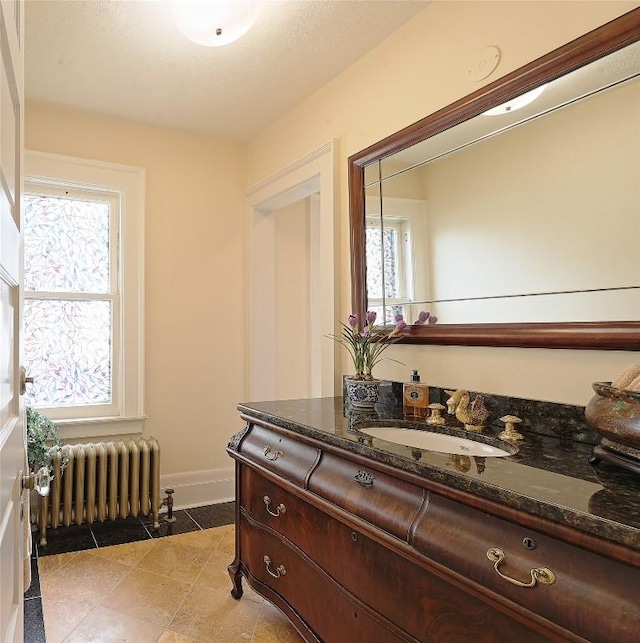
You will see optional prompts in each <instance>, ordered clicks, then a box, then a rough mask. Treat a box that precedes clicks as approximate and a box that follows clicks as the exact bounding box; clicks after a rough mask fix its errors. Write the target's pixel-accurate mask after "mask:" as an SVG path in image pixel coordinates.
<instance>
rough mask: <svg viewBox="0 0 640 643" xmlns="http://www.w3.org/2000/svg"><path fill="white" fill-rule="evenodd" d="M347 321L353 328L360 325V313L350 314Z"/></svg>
mask: <svg viewBox="0 0 640 643" xmlns="http://www.w3.org/2000/svg"><path fill="white" fill-rule="evenodd" d="M347 322H348V324H349V326H351V328H355V327H356V326H357V325H358V315H353V314H351V315H349V319H348V320H347Z"/></svg>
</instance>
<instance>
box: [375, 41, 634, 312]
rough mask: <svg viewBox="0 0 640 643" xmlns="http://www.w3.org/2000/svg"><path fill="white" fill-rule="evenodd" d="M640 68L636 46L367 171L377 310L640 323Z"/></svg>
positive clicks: (432, 138)
mask: <svg viewBox="0 0 640 643" xmlns="http://www.w3.org/2000/svg"><path fill="white" fill-rule="evenodd" d="M638 74H640V45H639V44H638V43H635V44H633V45H630V46H628V47H626V48H624V49H622V50H620V51H618V52H616V53H614V54H610V55H609V56H607V57H605V58H602V59H600V60H597V61H595V62H594V63H591V64H590V65H586V66H585V67H583V68H581V69H578V70H576V71H574V72H572V73H571V74H568V75H566V76H564V77H561V78H558V79H556V80H555V81H553V82H551V83H549V84H548V85H547V86H546V88H545V90H544V91H543V92H542V94H541V95H540V96H539V97H538V98H537V99H536V100H535V101H533V102H532V103H529V104H528V105H526V106H525V107H523V108H522V109H518V110H511V111H508V112H507V113H505V114H501V115H499V116H487V115H484V114H481V115H479V116H476V117H475V118H472V119H470V120H468V121H466V122H464V123H462V124H460V125H457V126H456V127H453V128H450V129H449V130H446V131H445V132H442V133H440V134H438V135H436V136H433V137H431V138H429V139H427V140H425V141H422V142H420V143H418V144H416V145H414V146H412V147H410V148H409V149H406V150H403V151H401V152H398V153H396V154H394V155H391V156H389V157H386V158H384V159H382V160H381V161H380V162H375V163H373V164H371V165H370V166H368V167H367V168H366V169H365V175H364V179H365V182H366V185H367V187H366V189H365V224H366V232H365V237H366V275H367V277H366V289H367V299H368V307H369V308H374V309H376V310H378V311H379V313H380V315H379V317H380V319H384V320H385V321H386V322H391V321H392V320H393V317H394V315H396V314H398V313H401V314H404V316H405V319H406V320H407V321H408V322H412V321H413V320H414V319H415V318H417V315H418V312H419V311H420V310H429V311H430V312H431V313H432V314H435V315H437V316H438V318H439V323H440V324H477V323H505V322H589V321H594V322H595V321H636V320H639V319H640V118H639V117H638V114H640V80H636V79H635V77H636V76H637V75H638ZM604 88H606V89H604ZM559 106H562V107H559ZM378 168H379V170H378ZM378 171H379V172H380V176H381V177H382V179H381V180H380V179H377V178H376V176H377V174H378ZM381 214H382V216H381Z"/></svg>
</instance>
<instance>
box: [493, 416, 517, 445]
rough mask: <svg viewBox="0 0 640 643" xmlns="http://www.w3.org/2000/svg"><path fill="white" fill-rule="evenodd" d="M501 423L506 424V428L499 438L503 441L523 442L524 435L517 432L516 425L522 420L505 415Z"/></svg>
mask: <svg viewBox="0 0 640 643" xmlns="http://www.w3.org/2000/svg"><path fill="white" fill-rule="evenodd" d="M500 422H504V423H505V428H504V431H502V433H500V435H498V437H499V438H500V439H501V440H522V437H523V436H522V433H520V432H519V431H516V428H515V425H516V424H520V422H522V420H521V419H520V418H519V417H516V416H515V415H503V416H502V417H501V418H500Z"/></svg>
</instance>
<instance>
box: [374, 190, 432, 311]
mask: <svg viewBox="0 0 640 643" xmlns="http://www.w3.org/2000/svg"><path fill="white" fill-rule="evenodd" d="M382 205H383V211H384V216H383V217H382V222H381V218H380V199H379V198H378V197H374V196H368V197H367V198H366V217H365V224H366V225H365V235H366V236H365V250H366V265H367V308H368V309H369V310H374V311H375V312H376V313H377V314H378V317H377V323H385V324H393V323H394V321H395V316H396V315H403V317H404V319H405V321H406V322H407V323H412V322H413V321H414V320H415V319H416V318H417V315H418V312H419V311H418V309H419V308H420V307H421V306H420V305H419V304H420V302H426V301H428V296H429V269H428V258H425V257H426V255H427V254H428V252H427V250H426V248H427V247H428V246H427V214H426V206H425V202H424V201H423V200H419V199H404V198H396V197H384V198H383V199H382ZM415 247H419V248H423V249H424V250H423V251H422V252H421V253H416V252H415V251H414V248H415Z"/></svg>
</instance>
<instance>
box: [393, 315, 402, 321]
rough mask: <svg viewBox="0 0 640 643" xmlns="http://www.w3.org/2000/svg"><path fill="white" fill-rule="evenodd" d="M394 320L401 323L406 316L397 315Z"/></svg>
mask: <svg viewBox="0 0 640 643" xmlns="http://www.w3.org/2000/svg"><path fill="white" fill-rule="evenodd" d="M394 319H395V320H396V322H399V321H402V320H403V319H404V316H403V315H396V316H395V317H394Z"/></svg>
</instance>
